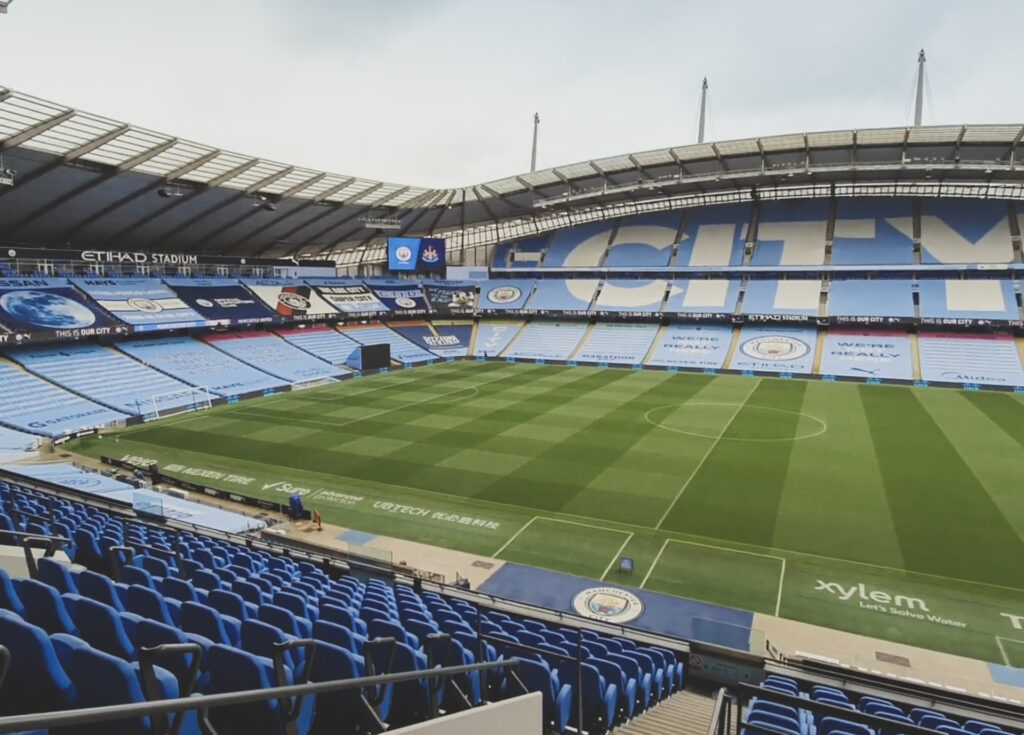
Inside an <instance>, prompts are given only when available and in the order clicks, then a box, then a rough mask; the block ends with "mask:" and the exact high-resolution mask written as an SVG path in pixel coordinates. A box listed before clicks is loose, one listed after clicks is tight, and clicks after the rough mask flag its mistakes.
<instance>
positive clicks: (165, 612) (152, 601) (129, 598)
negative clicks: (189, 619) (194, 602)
mask: <svg viewBox="0 0 1024 735" xmlns="http://www.w3.org/2000/svg"><path fill="white" fill-rule="evenodd" d="M124 602H125V605H124V606H125V608H127V610H128V611H129V612H133V613H135V614H136V615H141V616H142V617H144V618H149V619H150V620H156V621H157V622H158V623H164V624H165V625H177V624H178V622H179V620H180V618H181V603H179V602H178V601H177V600H173V599H172V600H165V599H164V596H163V595H162V594H160V593H159V592H157V591H156V590H154V589H150V588H149V587H143V586H142V585H138V584H133V585H130V586H129V587H128V592H127V594H126V595H125V601H124Z"/></svg>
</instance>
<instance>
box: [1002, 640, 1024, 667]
mask: <svg viewBox="0 0 1024 735" xmlns="http://www.w3.org/2000/svg"><path fill="white" fill-rule="evenodd" d="M1003 641H1008V642H1010V643H1020V644H1022V645H1024V641H1022V640H1020V639H1018V638H1004V637H1003V636H1001V635H997V636H996V645H997V646H999V653H1000V654H1002V656H1003V661H1004V662H1006V665H1007V666H1012V665H1013V664H1011V663H1010V657H1009V656H1007V655H1006V648H1005V647H1004V646H1003Z"/></svg>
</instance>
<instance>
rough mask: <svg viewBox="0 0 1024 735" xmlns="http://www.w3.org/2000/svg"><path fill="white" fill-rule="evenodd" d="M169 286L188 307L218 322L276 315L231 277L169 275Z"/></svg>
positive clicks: (250, 320)
mask: <svg viewBox="0 0 1024 735" xmlns="http://www.w3.org/2000/svg"><path fill="white" fill-rule="evenodd" d="M165 283H167V285H168V286H170V287H171V288H172V289H174V291H175V293H177V294H178V296H179V297H180V298H181V300H182V301H183V302H184V303H185V304H187V305H188V306H189V307H190V308H192V309H193V310H195V311H196V312H198V313H199V314H201V315H202V316H203V317H205V318H206V319H209V320H212V321H215V322H217V323H218V324H229V323H230V324H259V323H266V322H273V321H277V319H276V315H275V314H274V312H272V311H271V310H270V309H269V308H267V307H266V306H265V305H264V304H263V302H262V301H261V300H260V299H258V298H257V297H256V296H254V295H253V293H252V292H251V291H249V290H248V289H246V288H245V287H244V286H242V285H241V284H240V283H239V282H238V281H236V280H235V279H233V278H225V279H219V278H217V279H212V278H211V279H194V278H169V279H166V280H165Z"/></svg>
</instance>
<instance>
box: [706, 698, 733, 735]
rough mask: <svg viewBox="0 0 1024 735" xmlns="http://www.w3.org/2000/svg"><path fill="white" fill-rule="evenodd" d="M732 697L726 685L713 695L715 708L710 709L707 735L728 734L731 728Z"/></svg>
mask: <svg viewBox="0 0 1024 735" xmlns="http://www.w3.org/2000/svg"><path fill="white" fill-rule="evenodd" d="M732 705H733V698H732V695H731V694H729V690H728V689H727V688H726V687H722V688H721V689H719V690H718V694H717V695H716V696H715V708H714V709H713V710H712V711H711V722H709V723H708V735H729V731H730V730H731V729H732V727H731V726H732Z"/></svg>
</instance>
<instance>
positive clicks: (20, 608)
mask: <svg viewBox="0 0 1024 735" xmlns="http://www.w3.org/2000/svg"><path fill="white" fill-rule="evenodd" d="M0 607H2V608H3V609H4V610H10V611H11V612H14V613H17V615H18V617H20V618H24V617H25V605H24V604H22V602H21V598H20V597H18V591H17V590H16V589H15V588H14V583H13V582H12V581H11V578H10V576H9V575H8V574H7V572H6V571H5V570H3V569H0Z"/></svg>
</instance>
